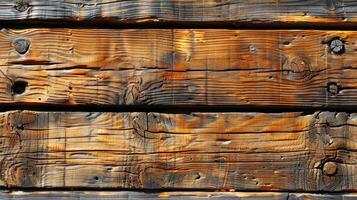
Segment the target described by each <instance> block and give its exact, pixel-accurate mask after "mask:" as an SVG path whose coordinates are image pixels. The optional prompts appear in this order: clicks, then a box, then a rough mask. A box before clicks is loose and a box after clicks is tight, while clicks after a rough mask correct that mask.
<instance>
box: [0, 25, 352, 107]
mask: <svg viewBox="0 0 357 200" xmlns="http://www.w3.org/2000/svg"><path fill="white" fill-rule="evenodd" d="M19 38H25V39H27V40H29V41H30V47H29V50H28V52H26V53H25V54H19V53H18V52H16V50H15V48H14V41H16V40H17V39H19ZM336 38H337V39H340V40H341V41H342V42H343V43H344V52H341V53H340V54H336V53H334V52H332V51H331V50H330V47H329V43H330V42H331V40H334V39H336ZM356 39H357V32H355V31H312V30H306V31H302V30H260V31H256V30H201V29H195V30H185V29H183V30H170V29H163V30H153V29H141V30H134V29H129V30H112V29H46V28H42V29H25V30H9V29H2V31H1V32H0V66H1V73H0V103H2V104H8V103H9V104H13V103H24V104H41V105H45V104H60V105H88V104H91V105H94V104H97V105H110V106H115V105H171V106H179V105H181V106H184V105H204V106H207V105H212V106H220V105H226V106H228V105H229V106H244V107H247V106H286V107H296V106H304V107H315V108H319V107H328V108H330V107H340V108H345V107H346V106H351V107H353V106H356V105H357V83H356V81H355V80H356V78H357V73H356V68H357V65H356V63H357V52H356V51H357V44H356V42H355V41H356ZM16 81H25V82H27V88H26V90H25V92H24V93H22V94H16V93H15V92H14V90H13V85H14V83H15V82H16ZM330 87H331V88H334V89H330Z"/></svg>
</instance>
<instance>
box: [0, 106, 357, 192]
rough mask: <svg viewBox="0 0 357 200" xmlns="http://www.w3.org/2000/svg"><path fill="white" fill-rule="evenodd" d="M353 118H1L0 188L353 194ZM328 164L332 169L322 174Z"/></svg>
mask: <svg viewBox="0 0 357 200" xmlns="http://www.w3.org/2000/svg"><path fill="white" fill-rule="evenodd" d="M356 126H357V115H356V114H347V113H334V112H316V113H314V114H304V113H270V114H269V113H191V114H165V113H97V112H91V113H87V112H30V111H12V112H5V113H1V115H0V133H1V135H0V139H1V140H0V147H1V148H0V159H1V161H0V164H1V168H0V169H1V173H0V174H1V176H0V179H1V185H3V186H7V187H31V188H33V187H35V188H44V187H46V188H97V189H98V188H121V189H210V190H232V189H237V190H260V191H287V190H289V191H307V192H308V191H319V192H321V191H356V188H357V186H356V172H357V168H356V164H357V163H356V162H357V160H356V158H357V154H356V152H357V151H356V147H357V143H356V141H357V140H356V136H357V134H355V133H356V131H357V130H355V127H356ZM326 163H328V164H329V165H330V166H335V171H331V170H329V172H330V173H329V174H326V173H325V172H324V171H323V169H325V165H326Z"/></svg>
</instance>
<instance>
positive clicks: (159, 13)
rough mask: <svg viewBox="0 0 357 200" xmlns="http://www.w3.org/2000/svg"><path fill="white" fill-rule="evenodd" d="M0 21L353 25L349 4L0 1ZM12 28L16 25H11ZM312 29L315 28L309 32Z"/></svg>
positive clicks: (332, 0) (355, 14) (354, 8)
mask: <svg viewBox="0 0 357 200" xmlns="http://www.w3.org/2000/svg"><path fill="white" fill-rule="evenodd" d="M0 8H1V10H0V20H3V21H14V20H23V21H26V20H32V21H34V20H40V22H42V23H43V22H46V20H49V21H51V22H53V21H55V22H56V21H61V22H62V23H63V22H64V21H71V22H78V21H80V22H84V21H87V22H97V23H98V22H100V23H101V24H103V23H107V24H128V23H129V24H133V23H141V24H158V23H165V22H166V23H173V24H186V25H187V24H191V25H196V26H197V25H201V24H210V25H212V24H222V23H226V24H239V25H241V24H246V23H251V25H257V24H262V23H263V24H272V25H274V24H276V23H279V22H280V23H289V24H292V25H294V24H297V23H300V24H303V23H304V24H311V23H318V24H320V25H321V24H322V25H324V24H325V25H326V24H328V25H330V26H334V25H341V24H347V25H351V24H354V23H355V22H357V4H356V2H355V1H353V0H344V1H342V0H305V1H299V0H249V1H246V0H230V1H227V0H204V1H197V0H180V1H176V0H131V1H124V0H89V1H73V0H72V1H68V0H16V1H15V0H2V1H1V3H0ZM14 22H15V23H16V22H18V21H14ZM315 27H316V26H315Z"/></svg>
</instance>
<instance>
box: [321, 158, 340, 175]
mask: <svg viewBox="0 0 357 200" xmlns="http://www.w3.org/2000/svg"><path fill="white" fill-rule="evenodd" d="M322 170H323V172H324V174H326V175H327V176H332V175H334V174H336V172H337V165H336V163H334V162H331V161H329V162H326V163H325V164H324V165H323V169H322Z"/></svg>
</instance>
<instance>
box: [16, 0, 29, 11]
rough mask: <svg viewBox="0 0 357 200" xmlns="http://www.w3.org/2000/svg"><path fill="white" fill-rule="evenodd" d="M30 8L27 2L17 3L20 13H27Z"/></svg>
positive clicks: (24, 0)
mask: <svg viewBox="0 0 357 200" xmlns="http://www.w3.org/2000/svg"><path fill="white" fill-rule="evenodd" d="M29 7H30V4H29V2H28V1H27V0H18V1H16V3H15V9H16V10H17V11H19V12H25V11H26V10H27V9H28V8H29Z"/></svg>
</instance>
